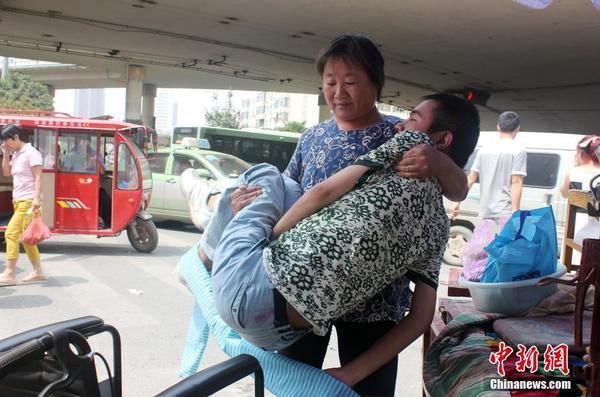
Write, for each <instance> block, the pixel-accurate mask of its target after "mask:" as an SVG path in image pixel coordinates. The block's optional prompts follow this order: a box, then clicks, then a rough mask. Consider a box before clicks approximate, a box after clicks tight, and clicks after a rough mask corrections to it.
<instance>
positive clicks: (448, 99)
mask: <svg viewBox="0 0 600 397" xmlns="http://www.w3.org/2000/svg"><path fill="white" fill-rule="evenodd" d="M422 99H423V100H424V101H426V100H432V101H435V102H436V103H437V105H438V106H437V107H436V108H435V110H434V114H433V121H432V122H431V126H430V127H429V131H428V132H429V133H433V132H438V131H445V130H449V131H451V132H452V136H453V139H452V144H451V145H450V148H449V150H448V156H449V157H450V158H451V159H452V160H454V162H455V163H456V164H457V165H458V166H459V167H461V168H462V167H464V166H465V164H467V161H468V160H469V156H470V155H471V153H473V150H474V149H475V145H477V140H478V139H479V112H478V111H477V108H476V107H475V105H473V104H472V103H471V102H469V101H467V100H465V99H463V98H460V97H458V96H456V95H452V94H432V95H427V96H424V97H423V98H422Z"/></svg>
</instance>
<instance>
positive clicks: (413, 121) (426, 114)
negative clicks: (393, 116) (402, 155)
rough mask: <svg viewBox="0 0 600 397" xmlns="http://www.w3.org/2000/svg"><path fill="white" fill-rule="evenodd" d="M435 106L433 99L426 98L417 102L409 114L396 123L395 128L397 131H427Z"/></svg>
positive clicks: (431, 121)
mask: <svg viewBox="0 0 600 397" xmlns="http://www.w3.org/2000/svg"><path fill="white" fill-rule="evenodd" d="M436 107H437V103H435V101H433V100H431V99H428V100H426V101H423V102H421V103H420V104H418V105H417V106H416V107H415V108H414V109H413V110H412V112H410V116H409V117H408V119H406V120H405V121H403V122H401V123H398V124H397V125H396V128H397V129H398V130H399V131H404V130H408V131H420V132H427V131H429V127H431V124H432V123H433V117H434V112H435V109H436Z"/></svg>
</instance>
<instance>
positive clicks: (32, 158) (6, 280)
mask: <svg viewBox="0 0 600 397" xmlns="http://www.w3.org/2000/svg"><path fill="white" fill-rule="evenodd" d="M0 142H1V143H2V173H3V174H4V176H12V178H13V192H12V197H13V208H14V212H13V215H12V217H11V218H10V221H9V222H8V226H7V227H6V231H5V233H4V237H5V240H6V268H5V269H4V271H3V272H2V273H0V286H5V285H14V284H16V281H17V280H16V277H15V274H16V266H17V259H18V258H19V241H20V239H21V234H22V232H23V226H24V224H25V221H26V218H27V212H28V211H29V210H30V209H31V208H33V210H39V209H40V207H41V205H42V202H41V198H42V163H43V161H42V155H41V154H40V152H38V151H37V150H36V149H35V148H34V147H33V146H31V144H30V143H27V141H26V136H25V132H24V131H23V129H22V128H21V127H20V126H18V125H14V124H10V125H8V126H6V127H5V128H4V129H3V130H2V132H1V133H0ZM22 244H23V248H25V252H26V253H27V257H28V258H29V260H30V261H31V264H32V265H33V272H31V273H30V274H28V275H27V276H25V277H24V278H23V279H22V280H21V282H22V283H31V282H39V281H44V280H46V276H45V275H44V272H43V271H42V265H41V263H40V252H39V250H38V248H37V246H35V245H29V244H27V243H25V242H23V243H22Z"/></svg>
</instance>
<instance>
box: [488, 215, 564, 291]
mask: <svg viewBox="0 0 600 397" xmlns="http://www.w3.org/2000/svg"><path fill="white" fill-rule="evenodd" d="M485 250H486V252H487V253H488V261H487V265H486V268H485V271H484V272H483V276H482V277H481V282H482V283H500V282H510V281H520V280H527V279H531V278H537V277H543V276H547V275H550V274H552V273H554V272H556V260H557V258H558V243H557V241H556V222H555V221H554V214H553V213H552V207H542V208H537V209H534V210H524V211H515V213H514V214H513V215H512V216H511V217H510V219H509V220H508V222H506V225H504V227H503V228H502V230H501V231H500V234H498V235H497V236H496V238H495V239H494V240H493V241H492V242H491V243H490V245H488V246H487V247H486V248H485Z"/></svg>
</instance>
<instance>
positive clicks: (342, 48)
mask: <svg viewBox="0 0 600 397" xmlns="http://www.w3.org/2000/svg"><path fill="white" fill-rule="evenodd" d="M335 59H342V60H344V61H345V62H347V63H350V64H352V65H356V66H359V67H361V68H362V69H364V70H365V72H366V73H367V76H369V79H370V80H371V82H372V83H373V85H374V86H375V88H376V89H377V100H380V99H381V91H382V90H383V85H384V84H385V74H384V72H383V66H384V65H383V64H384V62H383V56H382V55H381V52H380V51H379V49H378V48H377V46H376V45H375V43H373V42H372V41H371V39H369V38H368V37H365V36H361V35H352V34H345V35H342V36H338V37H336V38H335V39H333V41H332V42H331V43H329V45H328V46H327V47H325V48H323V49H322V50H321V52H319V55H318V56H317V71H318V72H319V75H320V76H321V77H323V73H324V72H325V65H327V63H328V62H329V61H332V60H335Z"/></svg>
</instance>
